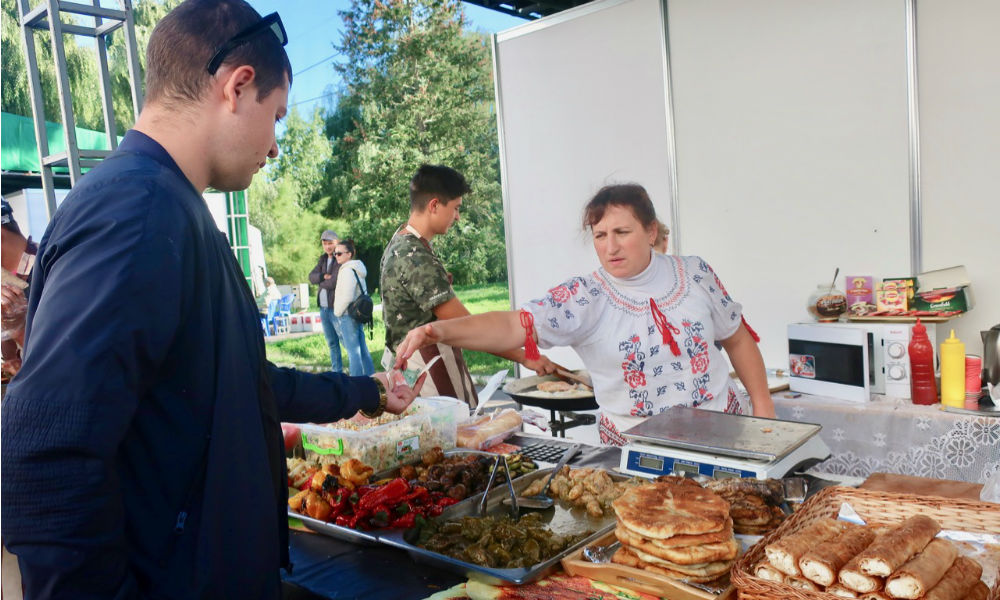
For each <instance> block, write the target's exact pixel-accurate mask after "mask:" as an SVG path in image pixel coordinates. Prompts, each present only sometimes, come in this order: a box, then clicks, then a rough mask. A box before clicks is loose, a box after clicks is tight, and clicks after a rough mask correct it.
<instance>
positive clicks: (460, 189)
mask: <svg viewBox="0 0 1000 600" xmlns="http://www.w3.org/2000/svg"><path fill="white" fill-rule="evenodd" d="M470 191H472V189H471V188H470V187H469V184H468V182H466V181H465V177H464V176H463V175H462V174H461V173H459V172H458V171H456V170H455V169H452V168H451V167H446V166H444V165H420V168H419V169H417V172H416V174H414V175H413V178H412V179H410V210H411V211H413V212H423V211H424V210H426V209H427V203H428V202H430V201H431V198H438V199H439V200H441V201H443V202H444V203H445V204H447V203H449V202H451V201H452V200H454V199H455V198H458V197H460V196H464V195H465V194H468V193H469V192H470Z"/></svg>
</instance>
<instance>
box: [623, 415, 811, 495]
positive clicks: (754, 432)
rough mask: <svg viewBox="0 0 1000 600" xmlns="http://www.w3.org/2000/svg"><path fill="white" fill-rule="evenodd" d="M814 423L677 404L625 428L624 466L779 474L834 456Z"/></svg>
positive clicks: (720, 474) (648, 471)
mask: <svg viewBox="0 0 1000 600" xmlns="http://www.w3.org/2000/svg"><path fill="white" fill-rule="evenodd" d="M820 429H822V426H821V425H817V424H815V423H798V422H795V421H781V420H778V419H767V418H763V417H750V416H744V415H732V414H728V413H720V412H715V411H711V410H701V409H697V408H689V407H685V406H675V407H673V408H671V409H669V410H667V411H665V412H662V413H660V414H658V415H654V416H652V417H649V418H647V419H646V420H645V421H643V422H642V423H640V424H639V425H636V426H635V427H633V428H631V429H628V430H626V431H624V432H622V435H624V436H625V437H626V438H628V439H629V440H630V443H628V444H626V445H625V446H624V447H622V456H621V470H622V471H624V472H626V473H631V474H632V475H639V476H641V477H659V476H660V475H681V476H694V475H704V476H706V477H712V478H715V479H722V478H726V477H756V478H758V479H768V478H781V477H784V476H785V475H786V474H788V473H789V472H790V471H792V469H794V468H795V467H798V466H800V465H802V464H803V463H805V462H818V461H820V460H824V459H826V458H828V457H829V456H830V449H829V448H828V447H827V445H826V444H825V443H824V442H823V440H822V439H820V437H819V436H818V435H816V434H817V433H819V430H820Z"/></svg>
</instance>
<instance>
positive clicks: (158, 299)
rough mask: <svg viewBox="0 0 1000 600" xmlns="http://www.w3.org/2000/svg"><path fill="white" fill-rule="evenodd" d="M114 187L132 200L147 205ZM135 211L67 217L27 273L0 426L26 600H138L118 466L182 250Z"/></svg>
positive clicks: (152, 217) (169, 332)
mask: <svg viewBox="0 0 1000 600" xmlns="http://www.w3.org/2000/svg"><path fill="white" fill-rule="evenodd" d="M115 183H116V187H115V192H114V194H115V196H119V197H122V198H128V199H129V200H130V201H136V199H138V198H142V197H143V196H147V197H148V195H149V194H150V193H151V192H150V191H149V190H148V189H143V188H142V186H141V185H137V184H132V185H129V184H127V183H125V184H123V183H122V182H121V181H117V182H115ZM82 195H83V194H81V196H82ZM105 199H106V198H105V197H95V196H91V197H89V198H86V197H77V198H76V200H77V206H79V205H80V204H82V203H85V202H98V201H99V202H104V201H105ZM67 203H69V201H67ZM135 205H136V204H131V205H128V206H129V207H131V206H135ZM141 206H145V207H147V208H144V209H141V210H138V209H132V208H125V209H123V210H120V211H118V212H117V213H115V212H111V213H108V212H104V216H102V217H94V216H91V215H89V214H88V211H87V210H86V209H78V210H75V211H74V210H67V211H65V212H66V214H62V215H61V216H62V217H63V218H62V219H60V220H58V221H54V222H53V224H52V226H51V227H50V229H49V231H48V232H47V233H46V238H45V239H44V240H43V248H42V253H41V254H40V255H39V259H38V263H36V267H35V275H34V277H35V281H36V282H37V285H35V286H33V289H32V293H31V301H30V313H29V318H30V320H31V324H30V328H29V331H28V338H27V347H26V352H25V360H24V368H23V370H22V371H21V373H20V374H19V375H18V377H17V378H16V379H15V381H14V382H12V384H11V386H10V387H9V388H8V393H7V397H6V399H5V400H4V403H3V415H2V445H3V474H2V492H3V514H2V522H3V540H4V543H5V544H6V545H7V547H8V548H9V549H10V550H11V551H12V552H14V553H15V554H17V555H18V558H19V563H20V568H21V572H22V576H23V582H24V585H25V597H27V598H84V599H86V598H133V597H137V596H138V594H139V592H138V591H137V585H136V580H135V577H134V574H133V573H131V572H130V571H129V566H128V565H129V560H128V557H127V554H126V552H127V551H126V543H125V536H126V531H125V519H124V512H123V505H122V494H121V489H120V486H119V481H118V478H117V476H116V470H115V460H116V453H117V451H118V448H119V446H120V445H121V443H122V440H123V437H124V436H125V434H126V431H127V430H128V427H129V424H130V422H131V420H132V419H133V417H134V415H135V412H136V409H137V404H138V399H139V398H140V397H141V396H142V394H143V390H144V386H145V385H147V381H148V377H149V376H150V375H151V374H152V373H154V372H155V370H156V366H157V365H158V364H159V363H160V362H161V361H162V359H163V357H164V355H165V353H166V352H167V349H168V347H169V345H170V342H171V338H172V336H173V332H174V331H175V330H176V328H177V326H178V322H179V315H180V309H179V307H180V305H181V300H180V294H181V293H182V292H181V290H182V285H181V281H182V272H181V271H182V265H181V261H180V260H179V255H180V254H181V251H180V249H179V247H178V246H179V244H182V243H183V240H178V239H176V238H175V237H173V236H171V235H169V234H165V233H163V232H162V231H159V230H158V228H157V227H156V226H155V225H154V224H155V223H156V222H157V221H158V220H161V219H164V218H165V217H164V215H162V214H155V213H156V209H155V208H149V207H155V206H156V203H155V202H153V203H144V204H141ZM64 208H68V207H64ZM46 242H48V243H47V244H46Z"/></svg>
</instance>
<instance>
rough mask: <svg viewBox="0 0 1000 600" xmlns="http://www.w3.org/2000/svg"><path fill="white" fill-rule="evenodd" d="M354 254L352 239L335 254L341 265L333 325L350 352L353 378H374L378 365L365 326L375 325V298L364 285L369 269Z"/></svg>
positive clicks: (334, 304) (349, 358) (342, 243)
mask: <svg viewBox="0 0 1000 600" xmlns="http://www.w3.org/2000/svg"><path fill="white" fill-rule="evenodd" d="M354 255H355V249H354V242H352V241H351V240H342V241H341V242H340V243H339V244H338V245H337V249H336V250H335V251H334V253H333V256H334V257H335V258H336V259H337V263H338V264H340V272H339V274H338V276H337V288H336V291H335V292H334V295H333V314H334V316H335V317H336V318H335V319H334V326H335V327H336V328H337V335H338V336H340V341H341V343H342V344H343V345H344V349H345V350H347V359H348V369H349V371H350V373H351V375H371V374H372V373H374V372H375V365H374V363H372V356H371V354H370V353H369V352H368V345H367V344H366V343H365V331H364V325H366V324H368V325H370V324H371V322H372V299H371V297H370V296H369V295H368V289H367V287H366V286H365V284H364V279H365V276H366V275H367V274H368V270H367V269H366V268H365V265H364V263H363V262H361V261H360V260H357V259H355V258H354Z"/></svg>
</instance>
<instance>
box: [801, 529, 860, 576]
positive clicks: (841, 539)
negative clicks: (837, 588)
mask: <svg viewBox="0 0 1000 600" xmlns="http://www.w3.org/2000/svg"><path fill="white" fill-rule="evenodd" d="M874 539H875V532H874V531H872V530H871V529H868V528H867V527H860V526H852V527H849V528H848V529H846V530H845V531H844V532H843V533H841V534H840V535H838V536H836V537H834V538H831V539H829V540H827V541H825V542H823V543H821V544H817V545H816V546H814V547H813V549H812V550H810V551H809V552H806V553H805V554H803V555H802V558H800V559H799V569H800V570H801V571H802V576H803V577H805V578H806V579H808V580H810V581H813V582H816V583H818V584H820V585H823V586H827V585H833V584H834V583H835V582H836V581H837V573H838V572H840V569H841V567H843V566H844V565H845V564H847V561H849V560H851V559H852V558H854V557H855V556H856V555H857V554H858V553H859V552H861V551H862V550H864V549H865V548H867V547H868V545H869V544H871V543H872V540H874Z"/></svg>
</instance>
